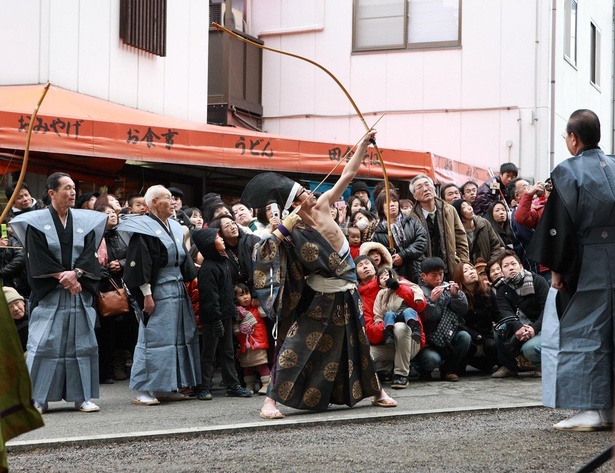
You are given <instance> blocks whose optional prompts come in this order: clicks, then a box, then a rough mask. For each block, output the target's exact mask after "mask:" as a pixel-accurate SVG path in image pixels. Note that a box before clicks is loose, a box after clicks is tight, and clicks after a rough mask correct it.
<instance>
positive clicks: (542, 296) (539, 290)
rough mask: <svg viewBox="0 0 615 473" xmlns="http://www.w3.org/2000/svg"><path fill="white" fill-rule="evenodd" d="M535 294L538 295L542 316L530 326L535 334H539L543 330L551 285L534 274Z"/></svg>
mask: <svg viewBox="0 0 615 473" xmlns="http://www.w3.org/2000/svg"><path fill="white" fill-rule="evenodd" d="M534 292H535V294H536V301H537V302H538V304H539V306H540V316H539V317H538V319H536V320H535V321H534V322H532V323H531V324H530V325H531V326H532V328H533V329H534V332H535V333H536V334H538V333H539V332H540V331H541V330H542V316H543V314H544V312H545V304H546V302H547V296H548V295H549V284H548V283H547V281H546V279H545V278H543V277H542V276H540V275H538V274H534Z"/></svg>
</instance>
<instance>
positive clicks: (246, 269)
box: [227, 230, 260, 291]
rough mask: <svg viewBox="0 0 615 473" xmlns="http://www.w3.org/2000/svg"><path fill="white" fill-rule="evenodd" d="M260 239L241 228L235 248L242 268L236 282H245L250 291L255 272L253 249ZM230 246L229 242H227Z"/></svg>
mask: <svg viewBox="0 0 615 473" xmlns="http://www.w3.org/2000/svg"><path fill="white" fill-rule="evenodd" d="M259 241H260V238H259V237H258V236H256V235H252V234H250V233H246V232H243V231H241V230H239V239H238V241H237V247H236V248H234V249H233V251H234V252H235V254H236V255H237V259H238V260H239V266H240V268H241V277H239V278H237V280H236V281H234V282H235V283H238V282H241V283H244V284H245V285H246V286H248V288H249V289H250V291H251V290H252V286H253V283H252V277H253V274H254V272H253V271H252V250H253V249H254V245H255V244H257V243H258V242H259ZM227 247H228V244H227Z"/></svg>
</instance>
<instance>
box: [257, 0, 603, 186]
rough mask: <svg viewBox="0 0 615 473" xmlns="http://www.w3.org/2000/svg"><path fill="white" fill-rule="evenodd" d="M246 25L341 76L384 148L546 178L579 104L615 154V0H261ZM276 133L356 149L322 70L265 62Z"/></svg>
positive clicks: (351, 125) (269, 117) (343, 105)
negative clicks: (509, 167)
mask: <svg viewBox="0 0 615 473" xmlns="http://www.w3.org/2000/svg"><path fill="white" fill-rule="evenodd" d="M251 7H252V8H251V11H249V14H248V16H247V25H246V26H247V28H248V30H249V31H250V32H251V34H253V35H254V36H258V37H260V38H261V39H263V40H264V41H265V43H266V44H267V45H269V46H272V47H275V48H279V49H283V50H288V51H292V52H294V53H297V54H300V55H303V56H306V57H309V58H311V59H313V60H315V61H317V62H318V63H320V64H322V65H324V66H325V67H327V68H328V69H330V70H331V71H332V72H333V73H334V74H335V75H336V76H337V77H338V78H339V79H340V81H341V82H342V83H343V84H345V85H346V86H347V88H348V89H349V91H350V93H351V95H352V96H353V97H354V99H355V101H356V102H357V104H358V105H359V108H360V109H361V111H362V112H363V114H364V115H366V117H367V120H368V122H370V123H373V122H374V121H375V120H376V119H377V118H378V117H380V116H381V115H382V114H385V116H384V117H383V118H382V119H381V121H380V122H379V123H378V125H377V129H378V141H379V143H382V144H383V145H385V146H387V147H391V148H396V149H414V150H422V151H430V152H432V153H434V154H437V155H441V156H445V157H447V158H451V159H455V160H459V161H463V162H466V163H469V164H472V165H478V166H482V167H491V168H493V169H494V170H495V171H497V170H498V169H499V165H500V164H501V163H504V162H514V163H515V164H517V165H518V166H519V167H520V168H521V174H522V175H523V176H524V177H529V178H534V177H535V178H536V179H544V178H545V177H546V176H547V175H548V173H549V170H550V169H551V168H552V167H553V165H555V164H557V163H558V162H560V161H562V160H563V159H566V158H567V157H569V155H568V151H567V150H566V148H565V143H564V140H563V139H562V138H561V136H560V135H561V133H562V131H563V130H564V128H565V124H566V121H567V118H568V116H569V115H570V113H571V112H573V111H574V110H576V109H579V108H589V109H592V110H594V111H595V112H596V113H597V114H598V115H599V117H600V119H601V123H602V141H601V145H602V148H603V149H604V150H605V151H606V152H609V153H612V152H613V132H612V130H613V67H614V64H613V55H614V48H613V43H614V39H613V2H612V1H610V0H538V1H537V0H343V1H340V0H303V1H301V2H298V1H290V0H258V1H256V0H253V1H252V2H251ZM263 70H264V77H263V106H264V110H265V120H264V123H265V128H266V129H267V130H268V131H271V132H276V133H282V134H288V135H298V136H303V137H308V138H312V139H324V140H339V141H342V142H353V141H356V140H357V139H358V137H359V136H360V134H361V133H362V132H363V131H362V130H363V128H362V127H361V124H360V123H359V121H358V120H357V118H356V117H355V116H353V114H354V111H353V110H352V108H351V107H350V106H349V105H348V101H347V100H346V98H345V97H344V96H343V94H342V93H341V92H340V91H339V90H338V88H337V86H335V85H334V84H333V83H332V81H331V80H330V78H328V77H326V76H325V75H324V74H323V73H322V72H321V71H319V70H317V69H316V68H314V67H312V66H308V65H304V64H300V63H299V62H298V61H296V60H294V59H291V58H285V57H281V56H278V55H274V54H266V55H265V57H264V66H263Z"/></svg>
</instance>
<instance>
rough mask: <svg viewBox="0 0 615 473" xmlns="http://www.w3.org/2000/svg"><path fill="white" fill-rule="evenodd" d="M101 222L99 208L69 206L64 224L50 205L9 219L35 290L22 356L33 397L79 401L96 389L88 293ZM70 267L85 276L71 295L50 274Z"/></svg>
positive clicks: (96, 268) (95, 271)
mask: <svg viewBox="0 0 615 473" xmlns="http://www.w3.org/2000/svg"><path fill="white" fill-rule="evenodd" d="M106 224H107V216H106V215H105V214H103V213H102V212H92V211H91V210H69V213H68V217H67V221H66V227H65V228H64V227H62V224H61V223H60V221H59V218H58V217H57V214H56V213H55V210H53V208H50V209H45V210H38V211H35V212H27V213H24V214H21V215H19V216H18V217H15V218H14V219H13V220H12V221H11V227H12V228H13V230H14V231H15V234H16V235H17V237H18V238H19V240H20V241H21V242H24V243H25V248H26V251H27V258H26V261H27V270H28V282H29V283H30V286H31V287H32V292H33V293H34V303H33V304H32V307H33V308H32V312H31V314H30V327H29V336H28V346H27V349H28V355H27V360H26V361H27V365H28V370H29V372H30V377H31V378H32V385H33V398H34V400H35V401H37V402H38V403H46V402H49V401H60V400H62V399H65V400H66V401H74V402H83V401H87V400H89V399H91V398H97V397H98V395H99V386H98V345H97V343H96V337H95V335H94V324H95V322H96V310H95V309H94V297H93V294H94V293H95V290H96V287H95V285H96V282H97V281H98V280H100V272H101V271H100V264H99V263H98V259H97V254H96V251H97V249H98V247H99V246H100V242H101V241H102V237H103V233H104V231H105V226H106ZM74 268H80V269H82V270H83V271H84V276H83V277H82V278H81V279H80V280H79V282H80V283H81V285H82V289H83V290H82V291H81V292H80V293H78V294H76V295H74V296H73V295H71V294H70V292H69V291H68V290H66V289H64V287H63V286H62V285H61V284H60V283H59V282H58V280H57V279H56V278H54V277H53V276H51V275H52V274H54V273H59V272H62V271H68V270H71V269H74Z"/></svg>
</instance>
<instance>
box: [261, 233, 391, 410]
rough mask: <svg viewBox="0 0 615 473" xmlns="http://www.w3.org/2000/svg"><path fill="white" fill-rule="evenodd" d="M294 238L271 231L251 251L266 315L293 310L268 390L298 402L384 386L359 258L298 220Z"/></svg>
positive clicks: (337, 398) (338, 398)
mask: <svg viewBox="0 0 615 473" xmlns="http://www.w3.org/2000/svg"><path fill="white" fill-rule="evenodd" d="M292 240H293V243H292V244H287V243H284V244H282V245H280V242H279V240H278V239H277V238H276V237H275V236H273V235H271V236H269V238H268V239H266V240H262V241H261V242H260V243H258V244H257V245H256V246H255V249H254V253H253V256H254V259H255V266H254V287H255V290H256V293H257V296H258V298H259V300H260V303H261V306H262V307H263V308H264V309H265V312H266V313H267V315H268V316H269V317H272V318H276V317H282V318H287V317H294V320H293V322H292V325H291V327H290V329H289V330H288V332H287V334H286V338H285V340H284V342H283V344H282V346H281V347H280V348H279V350H278V352H277V359H276V363H275V366H274V370H273V373H272V382H271V384H270V385H269V391H268V393H267V395H268V396H269V397H271V398H272V399H275V400H276V401H277V402H280V403H281V404H284V405H286V406H289V407H293V408H296V409H309V410H324V409H326V408H327V407H328V405H329V404H345V405H348V406H353V405H355V404H356V403H357V402H359V401H360V400H361V399H364V398H366V397H368V396H373V395H376V394H378V393H379V392H380V384H379V382H378V378H377V376H376V369H375V366H374V363H373V361H372V358H371V356H370V351H369V342H368V341H367V336H366V333H365V322H364V320H363V310H362V303H361V300H360V298H359V293H358V290H357V289H356V273H355V267H354V263H353V261H352V259H350V255H349V254H348V255H346V256H345V257H341V256H340V255H339V254H338V253H337V252H336V251H335V250H334V249H333V248H332V247H331V245H330V244H329V243H328V242H327V240H325V239H324V238H323V237H322V235H320V233H318V232H317V231H316V230H315V229H313V228H310V227H307V226H305V225H302V224H300V225H297V226H296V227H295V229H294V230H293V232H292ZM315 275H316V276H315ZM306 276H307V277H308V278H307V280H306V278H305V277H306ZM315 277H316V278H320V277H322V278H328V279H327V280H325V285H328V286H333V287H335V286H339V287H343V289H341V290H337V291H335V292H334V289H325V290H323V291H317V290H314V289H312V287H310V283H309V282H308V281H309V280H310V279H311V278H312V279H313V278H315ZM321 283H322V280H321ZM327 283H330V284H327ZM312 286H315V284H313V283H312Z"/></svg>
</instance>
